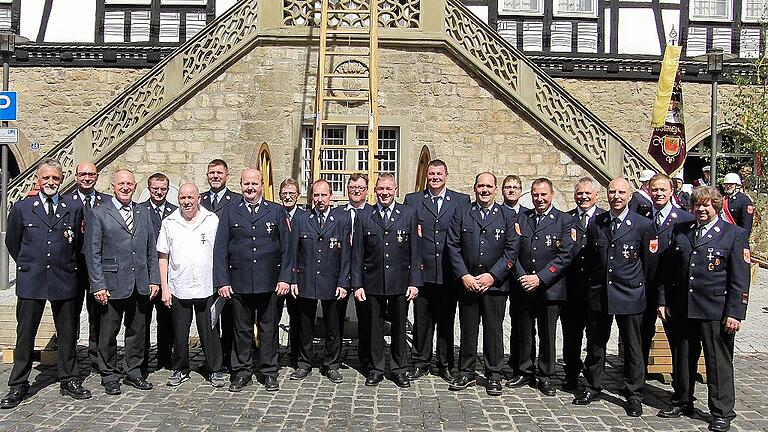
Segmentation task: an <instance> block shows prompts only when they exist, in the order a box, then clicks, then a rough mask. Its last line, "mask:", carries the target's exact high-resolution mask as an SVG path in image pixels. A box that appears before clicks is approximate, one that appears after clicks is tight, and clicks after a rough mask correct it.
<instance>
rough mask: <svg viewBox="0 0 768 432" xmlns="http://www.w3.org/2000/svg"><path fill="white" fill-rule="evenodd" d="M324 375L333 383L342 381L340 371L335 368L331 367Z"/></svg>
mask: <svg viewBox="0 0 768 432" xmlns="http://www.w3.org/2000/svg"><path fill="white" fill-rule="evenodd" d="M325 377H326V378H328V381H330V382H332V383H334V384H341V383H342V382H344V377H343V376H341V372H339V371H338V370H336V369H331V370H329V371H327V372H325Z"/></svg>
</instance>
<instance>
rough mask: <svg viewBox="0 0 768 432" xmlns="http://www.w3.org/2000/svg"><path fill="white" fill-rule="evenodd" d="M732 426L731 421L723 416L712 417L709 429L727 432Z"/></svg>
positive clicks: (716, 431) (715, 431)
mask: <svg viewBox="0 0 768 432" xmlns="http://www.w3.org/2000/svg"><path fill="white" fill-rule="evenodd" d="M730 428H731V421H730V420H728V419H727V418H723V417H712V421H711V422H710V423H709V430H711V431H714V432H725V431H727V430H728V429H730Z"/></svg>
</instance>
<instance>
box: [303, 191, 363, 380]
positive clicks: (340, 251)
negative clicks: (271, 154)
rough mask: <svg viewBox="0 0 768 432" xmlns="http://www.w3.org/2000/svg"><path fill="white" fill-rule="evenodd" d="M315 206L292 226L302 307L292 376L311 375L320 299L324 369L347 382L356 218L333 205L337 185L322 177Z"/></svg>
mask: <svg viewBox="0 0 768 432" xmlns="http://www.w3.org/2000/svg"><path fill="white" fill-rule="evenodd" d="M310 191H311V197H312V210H311V211H310V212H302V213H297V217H296V218H295V219H294V222H293V224H292V225H293V226H292V227H291V242H290V247H289V249H290V250H291V253H292V254H293V256H294V262H295V264H294V266H293V268H292V275H293V280H292V283H291V296H292V297H293V298H294V299H295V302H296V305H295V307H296V309H297V317H296V321H297V323H296V324H297V325H298V326H299V328H298V329H297V334H298V336H297V340H298V341H299V345H300V346H299V347H298V366H297V368H296V370H295V371H294V372H293V373H292V374H291V379H292V380H301V379H304V378H306V377H307V376H308V375H309V374H310V371H311V370H312V340H313V337H314V336H313V333H314V330H315V315H316V311H317V302H318V301H320V306H321V307H322V309H323V322H324V323H325V355H324V356H323V367H322V369H321V373H322V374H324V375H325V376H326V377H328V380H330V381H331V382H332V383H334V384H339V383H341V382H342V381H343V377H342V376H341V373H339V367H340V366H341V339H342V337H343V331H344V318H345V317H346V312H347V309H346V302H342V301H341V300H343V299H344V298H346V297H347V293H348V291H349V290H350V288H351V279H350V266H351V262H352V245H351V244H350V243H349V239H350V236H351V235H352V222H351V219H350V217H349V213H347V212H345V211H344V210H342V209H340V208H335V209H331V208H330V207H329V206H330V202H331V186H330V185H329V184H328V182H327V181H325V180H322V179H321V180H317V181H316V182H315V183H314V184H313V185H312V188H311V189H310Z"/></svg>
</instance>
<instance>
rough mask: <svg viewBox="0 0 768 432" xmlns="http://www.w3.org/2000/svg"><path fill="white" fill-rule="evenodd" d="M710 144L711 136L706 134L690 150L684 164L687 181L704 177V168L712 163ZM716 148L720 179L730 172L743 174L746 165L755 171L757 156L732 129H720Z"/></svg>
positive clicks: (684, 175) (691, 181)
mask: <svg viewBox="0 0 768 432" xmlns="http://www.w3.org/2000/svg"><path fill="white" fill-rule="evenodd" d="M710 145H711V144H710V137H709V135H706V136H704V137H703V138H701V139H700V140H699V142H697V143H696V144H695V145H694V146H693V147H692V148H691V149H690V150H689V151H688V156H687V157H686V159H685V164H684V165H683V178H684V180H685V183H693V181H694V180H696V179H700V178H702V177H703V174H702V168H703V167H704V166H706V165H709V164H710V162H709V153H710ZM716 148H717V177H718V178H719V179H722V177H723V176H725V174H727V173H729V172H735V173H739V174H742V172H744V170H745V167H748V169H749V170H751V171H750V172H755V168H756V167H755V156H754V155H753V154H752V153H751V152H750V151H749V149H747V148H745V147H743V146H742V143H741V141H740V140H739V134H738V133H736V132H735V131H733V130H732V129H723V130H721V131H718V133H717V147H716ZM742 176H743V174H742ZM744 180H747V179H744Z"/></svg>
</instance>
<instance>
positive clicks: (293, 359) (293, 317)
mask: <svg viewBox="0 0 768 432" xmlns="http://www.w3.org/2000/svg"><path fill="white" fill-rule="evenodd" d="M296 303H297V302H296V299H294V298H293V296H291V295H290V294H289V295H285V296H279V297H278V298H277V306H276V307H277V313H276V314H275V327H276V329H279V328H280V320H281V319H282V317H283V305H287V307H286V309H288V360H289V362H290V363H291V365H293V366H295V365H296V364H297V362H298V359H299V349H300V347H301V339H300V338H299V331H300V327H301V324H300V323H299V310H298V306H297V305H296ZM275 337H276V338H277V341H276V342H275V343H276V344H278V345H275V346H277V347H279V346H280V345H279V343H280V334H279V332H278V331H277V330H276V331H275Z"/></svg>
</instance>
